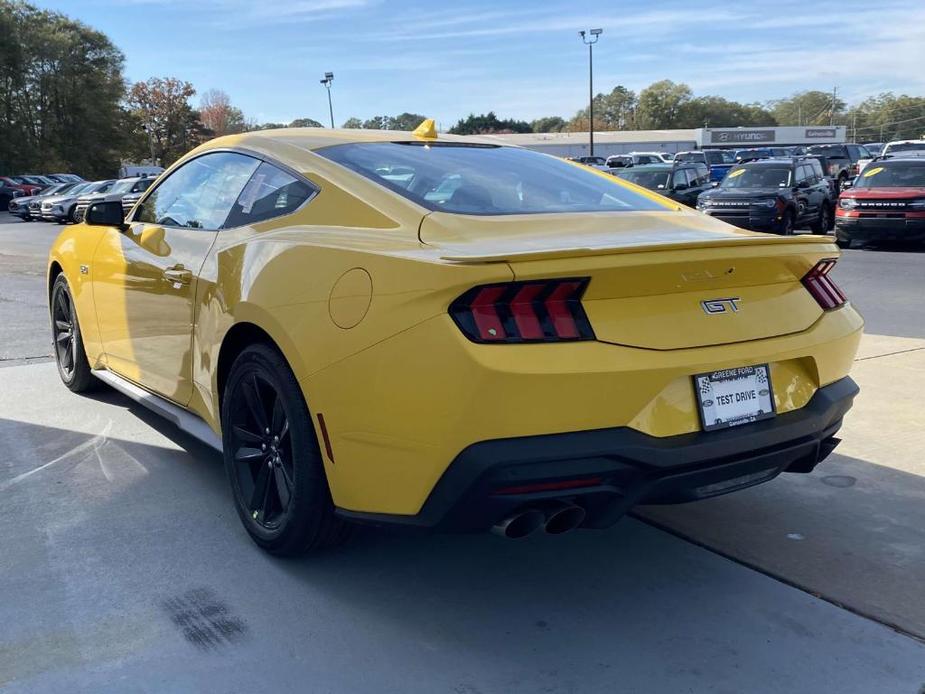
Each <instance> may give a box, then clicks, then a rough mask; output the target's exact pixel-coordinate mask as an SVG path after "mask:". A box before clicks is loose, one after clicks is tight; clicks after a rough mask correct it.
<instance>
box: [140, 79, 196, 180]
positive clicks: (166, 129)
mask: <svg viewBox="0 0 925 694" xmlns="http://www.w3.org/2000/svg"><path fill="white" fill-rule="evenodd" d="M195 94H196V90H195V89H194V88H193V85H191V84H190V83H189V82H184V81H183V80H179V79H177V78H175V77H151V78H150V79H148V80H146V81H144V82H136V83H135V84H133V85H132V88H131V90H129V93H128V98H127V100H126V101H127V102H128V105H129V107H130V108H131V111H132V114H133V115H134V116H135V118H136V119H137V121H138V122H139V123H140V124H141V126H142V127H143V128H144V131H145V132H146V133H147V134H148V136H149V137H150V138H152V139H153V143H154V158H155V159H156V160H157V163H159V164H160V165H161V166H165V167H166V166H170V165H171V164H172V163H173V162H175V161H176V160H177V159H179V158H180V157H182V156H183V155H184V154H186V152H188V151H189V150H191V149H192V148H193V147H195V146H197V145H199V144H200V143H202V141H203V140H205V139H207V137H208V134H207V133H206V131H205V128H204V127H203V125H202V123H201V122H200V120H199V114H198V113H197V112H196V111H194V110H193V108H192V107H191V106H190V103H189V100H190V99H191V98H192V97H193V96H194V95H195Z"/></svg>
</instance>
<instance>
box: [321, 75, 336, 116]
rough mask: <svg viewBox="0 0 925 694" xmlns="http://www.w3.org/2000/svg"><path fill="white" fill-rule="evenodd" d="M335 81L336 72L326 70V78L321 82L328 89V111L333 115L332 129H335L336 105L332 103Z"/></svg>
mask: <svg viewBox="0 0 925 694" xmlns="http://www.w3.org/2000/svg"><path fill="white" fill-rule="evenodd" d="M333 81H334V73H333V72H326V73H324V79H323V80H321V84H323V85H324V88H325V89H327V90H328V113H329V114H330V115H331V129H332V130H333V129H334V106H333V104H332V103H331V82H333Z"/></svg>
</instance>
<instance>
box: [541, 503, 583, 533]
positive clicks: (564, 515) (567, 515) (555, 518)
mask: <svg viewBox="0 0 925 694" xmlns="http://www.w3.org/2000/svg"><path fill="white" fill-rule="evenodd" d="M585 515H586V513H585V510H584V509H583V508H582V507H581V506H576V505H575V504H565V503H563V504H556V505H555V506H550V507H549V508H548V509H547V511H546V523H545V524H544V525H543V529H544V530H545V531H546V533H547V534H548V535H561V534H562V533H567V532H569V531H571V530H574V529H575V528H577V527H578V526H579V525H581V524H582V523H584V520H585Z"/></svg>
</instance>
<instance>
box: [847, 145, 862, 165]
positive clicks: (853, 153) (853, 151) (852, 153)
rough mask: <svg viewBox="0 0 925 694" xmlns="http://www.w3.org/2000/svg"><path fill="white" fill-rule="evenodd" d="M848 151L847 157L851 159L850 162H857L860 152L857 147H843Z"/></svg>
mask: <svg viewBox="0 0 925 694" xmlns="http://www.w3.org/2000/svg"><path fill="white" fill-rule="evenodd" d="M845 147H846V148H847V149H848V156H849V157H850V158H851V161H857V160H858V158H859V157H860V156H861V150H860V148H859V147H858V146H857V145H845Z"/></svg>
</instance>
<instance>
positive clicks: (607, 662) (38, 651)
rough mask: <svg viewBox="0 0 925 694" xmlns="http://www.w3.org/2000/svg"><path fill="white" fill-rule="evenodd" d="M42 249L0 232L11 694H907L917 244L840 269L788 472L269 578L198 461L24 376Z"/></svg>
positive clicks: (123, 416) (167, 429) (851, 256)
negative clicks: (850, 378)
mask: <svg viewBox="0 0 925 694" xmlns="http://www.w3.org/2000/svg"><path fill="white" fill-rule="evenodd" d="M58 230H59V228H58V227H56V226H54V225H48V224H24V223H21V222H18V221H16V220H13V219H11V218H10V217H9V216H8V215H6V214H4V213H0V326H3V332H2V339H0V366H5V367H6V368H0V394H2V397H0V446H2V447H3V450H4V451H6V455H5V456H4V457H3V458H2V459H0V494H2V496H0V498H2V499H3V502H4V503H3V505H2V507H0V521H2V522H0V527H2V528H3V530H2V531H0V586H2V588H3V592H2V596H3V597H2V600H0V624H2V625H3V626H2V627H0V687H2V688H3V690H4V691H11V692H45V691H49V692H52V691H68V692H76V691H80V692H83V691H87V692H100V691H112V692H133V691H141V692H160V691H235V692H238V691H266V690H277V691H289V690H298V691H308V692H346V691H349V692H392V691H395V692H428V693H430V692H451V693H461V694H477V693H483V694H488V693H489V692H539V691H542V692H615V691H621V692H622V691H626V692H646V693H649V692H680V691H690V692H703V691H715V692H839V693H844V692H888V693H892V692H896V693H901V692H902V693H911V694H915V693H916V692H919V691H920V690H921V688H922V687H923V686H925V600H922V594H923V591H922V588H921V586H922V585H923V584H925V510H923V509H925V505H923V503H922V502H923V501H925V462H923V461H922V460H921V457H920V455H919V451H920V450H921V449H922V446H923V444H925V434H923V432H925V416H923V415H922V410H921V407H920V405H919V403H920V401H921V396H920V393H922V392H923V391H925V312H923V311H922V309H921V294H922V277H923V276H925V272H923V264H925V253H923V252H921V250H920V249H917V248H901V247H884V248H867V249H857V250H851V251H847V252H846V253H845V256H844V259H843V261H842V262H841V263H840V265H839V267H838V269H837V270H836V277H837V281H838V282H839V283H840V284H841V285H842V287H843V288H844V289H845V290H846V292H847V293H848V295H849V296H850V297H851V298H852V300H853V301H854V302H855V304H856V305H857V306H858V307H859V308H860V310H861V311H862V312H863V313H864V314H865V317H866V318H867V326H868V336H867V337H865V341H864V343H863V346H862V353H861V354H860V355H859V360H858V362H857V363H856V368H855V372H854V375H855V378H856V380H858V382H859V383H860V385H861V387H862V395H861V396H860V398H859V400H858V402H857V404H856V408H855V409H854V410H853V411H852V413H851V414H850V415H849V417H848V419H847V420H846V424H845V427H844V429H843V430H842V434H841V435H842V437H843V438H844V443H843V444H842V445H841V447H840V448H839V449H838V453H837V454H835V455H833V456H832V457H831V458H830V459H829V460H828V461H827V462H826V463H824V464H823V465H822V466H820V468H819V469H817V471H816V472H814V473H813V474H810V475H786V476H784V477H782V478H779V479H777V480H775V481H773V482H771V483H769V484H766V485H762V486H759V487H756V488H753V489H750V490H746V491H743V492H738V493H736V494H732V495H729V496H726V497H721V498H717V499H714V500H710V501H706V502H699V503H697V504H691V505H686V506H677V507H659V508H655V507H650V508H647V509H643V510H642V511H641V512H640V513H638V514H637V516H636V517H635V518H631V519H626V520H624V521H621V522H620V523H618V524H617V525H616V526H615V527H614V528H612V529H610V530H607V531H600V532H599V531H583V532H577V533H571V534H568V535H565V536H563V537H544V536H541V537H536V538H530V539H528V540H526V541H523V542H510V541H505V540H502V539H500V538H497V537H494V536H490V535H485V536H421V537H418V536H403V535H398V534H392V533H386V532H382V531H375V530H366V531H364V532H362V533H361V534H360V536H359V537H358V538H357V540H356V541H355V542H354V543H352V544H351V545H349V546H347V547H345V548H343V549H339V550H337V551H332V552H328V553H326V554H322V555H320V556H315V557H310V558H307V559H299V560H279V559H274V558H271V557H269V556H267V555H265V554H263V553H261V552H260V551H258V550H257V549H256V548H255V547H254V546H253V544H252V543H251V541H250V540H249V539H248V538H247V536H246V534H245V533H244V531H243V529H242V528H241V527H240V524H239V523H238V520H237V517H236V515H235V512H234V509H233V507H232V504H231V500H230V496H229V494H228V490H227V483H226V482H225V479H224V472H223V469H222V464H221V460H220V458H219V456H218V455H217V454H216V453H215V452H214V451H212V450H211V449H207V448H204V447H203V446H201V445H199V444H198V443H196V442H195V441H194V440H192V439H190V438H188V437H187V436H185V435H184V434H182V433H180V432H179V431H178V430H176V429H175V428H173V427H172V426H171V425H169V424H167V423H165V422H163V421H161V420H158V419H157V418H156V417H154V416H153V415H151V414H149V413H148V412H147V411H145V410H143V409H141V408H140V407H139V406H137V405H136V404H135V403H133V402H132V401H130V400H128V399H126V398H123V397H122V396H120V395H118V394H117V393H115V392H112V391H106V390H103V391H101V392H100V393H98V394H96V395H94V396H92V397H83V396H76V395H73V394H71V393H70V392H69V391H67V390H66V389H65V388H64V387H63V386H61V385H60V383H59V381H58V377H57V373H56V371H55V367H54V364H53V363H51V359H50V354H51V350H50V340H49V337H48V329H47V317H46V312H45V295H44V256H45V253H46V251H47V248H48V246H49V245H50V243H51V241H52V240H53V238H54V236H55V235H56V234H57V231H58Z"/></svg>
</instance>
